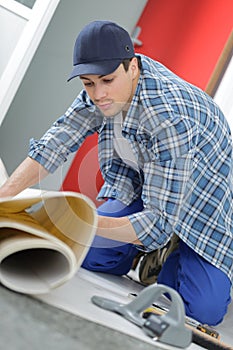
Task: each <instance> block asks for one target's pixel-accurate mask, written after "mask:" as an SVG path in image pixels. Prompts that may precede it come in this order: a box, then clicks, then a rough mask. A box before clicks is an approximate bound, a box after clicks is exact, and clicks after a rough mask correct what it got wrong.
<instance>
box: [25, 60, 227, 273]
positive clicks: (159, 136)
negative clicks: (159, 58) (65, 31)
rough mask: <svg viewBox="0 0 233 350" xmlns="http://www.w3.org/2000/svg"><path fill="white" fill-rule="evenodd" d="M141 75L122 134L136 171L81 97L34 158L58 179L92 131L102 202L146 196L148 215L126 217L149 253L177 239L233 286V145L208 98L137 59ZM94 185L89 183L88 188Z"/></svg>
mask: <svg viewBox="0 0 233 350" xmlns="http://www.w3.org/2000/svg"><path fill="white" fill-rule="evenodd" d="M140 57H141V62H142V70H141V74H140V78H139V81H138V85H137V88H136V91H135V95H134V97H133V100H132V102H131V105H130V108H129V110H128V112H127V115H126V118H125V120H124V123H123V127H122V135H123V136H124V137H125V138H126V139H127V140H128V141H129V143H130V145H131V147H132V150H133V152H134V155H135V157H136V160H137V162H138V166H139V169H140V170H139V171H137V170H135V169H132V168H130V167H129V166H128V165H127V164H125V163H124V162H123V161H122V160H121V159H119V158H118V157H117V156H116V154H115V152H114V148H113V137H114V130H113V118H105V117H103V116H102V115H101V114H100V112H99V111H98V109H97V108H96V107H95V106H94V104H93V103H92V101H91V100H90V99H89V97H88V95H87V94H86V92H85V91H84V90H83V91H82V92H81V93H80V94H79V96H78V97H77V98H76V99H75V101H74V102H73V104H72V105H71V106H70V108H69V109H68V110H67V112H66V113H65V114H64V115H63V116H62V117H60V118H59V119H58V120H57V121H56V122H55V123H54V124H53V125H52V127H51V128H50V129H49V130H48V131H47V132H46V133H45V135H44V136H43V137H42V138H41V139H40V140H39V141H36V140H34V139H32V140H31V148H30V152H29V156H30V157H32V158H33V159H35V160H37V161H38V162H40V163H41V164H42V165H43V166H44V167H45V168H46V169H47V170H48V171H49V172H53V171H55V170H56V169H57V167H58V166H60V165H61V164H62V163H63V162H64V161H65V160H66V158H67V156H68V154H69V153H70V152H74V151H76V150H77V149H78V148H79V147H80V146H81V144H82V142H83V141H84V139H85V138H86V137H87V136H88V135H89V134H92V133H94V132H98V134H99V135H98V136H99V141H98V144H99V164H100V169H101V172H102V175H103V178H104V180H105V183H104V185H103V187H102V188H101V190H100V193H99V196H98V198H99V199H102V198H108V197H111V198H117V199H119V200H121V201H122V202H123V203H125V204H126V205H128V204H130V203H131V202H132V201H133V200H135V199H137V198H138V197H141V198H142V200H143V203H144V210H143V211H142V212H139V213H135V214H132V215H129V216H128V218H129V220H130V222H131V224H132V225H133V227H134V229H135V232H136V234H137V237H138V239H139V240H140V241H141V242H142V243H143V245H144V247H145V249H146V250H148V251H149V250H154V249H157V248H159V247H162V246H164V245H165V244H166V243H167V242H168V240H169V239H170V238H171V235H172V234H173V233H176V234H177V235H178V236H179V237H180V238H181V239H182V240H183V241H184V242H185V243H186V244H188V245H189V246H190V247H191V248H192V249H194V250H195V251H196V252H197V253H198V254H200V255H201V256H203V257H204V258H205V259H206V260H207V261H209V262H210V263H211V264H213V265H215V266H216V267H218V268H220V269H221V270H222V271H223V272H224V273H226V274H227V275H228V277H229V278H230V279H231V280H232V265H233V226H232V223H233V215H232V213H233V210H232V209H233V201H232V197H233V196H232V188H233V187H232V140H231V135H230V129H229V126H228V124H227V122H226V120H225V118H224V116H223V114H222V112H221V110H220V109H219V108H218V106H217V105H216V104H215V103H214V101H213V100H212V99H211V98H210V97H209V96H208V95H207V94H206V93H204V92H203V91H201V90H200V89H198V88H197V87H195V86H193V85H191V84H189V83H187V82H185V81H184V80H182V79H181V78H179V77H178V76H176V75H175V74H173V73H172V72H171V71H170V70H168V69H167V68H166V67H164V66H163V65H162V64H160V63H159V62H156V61H153V60H152V59H150V58H148V57H146V56H143V55H140ZM90 185H91V184H90Z"/></svg>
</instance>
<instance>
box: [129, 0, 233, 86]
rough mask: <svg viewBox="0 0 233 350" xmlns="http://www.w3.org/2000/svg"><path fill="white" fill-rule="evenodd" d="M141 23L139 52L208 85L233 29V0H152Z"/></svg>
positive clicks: (195, 81) (185, 76)
mask: <svg viewBox="0 0 233 350" xmlns="http://www.w3.org/2000/svg"><path fill="white" fill-rule="evenodd" d="M137 25H138V26H139V27H141V33H140V35H139V37H138V39H140V40H141V41H142V42H143V45H142V46H141V47H137V46H136V51H137V52H139V53H143V54H146V55H148V56H150V57H152V58H154V59H156V60H158V61H160V62H161V63H163V64H164V65H166V66H167V67H168V68H170V69H171V70H173V71H174V72H175V73H177V74H178V75H180V76H182V77H183V78H185V79H186V80H188V81H190V82H191V83H193V84H195V85H197V86H199V87H201V88H202V89H205V88H206V85H207V83H208V81H209V79H210V76H211V74H212V72H213V70H214V67H215V65H216V63H217V60H218V58H219V56H220V54H221V52H222V50H223V47H224V45H225V43H226V41H227V39H228V37H229V35H230V33H231V31H232V27H233V0H149V1H148V3H147V5H146V7H145V9H144V11H143V13H142V15H141V17H140V19H139V21H138V23H137Z"/></svg>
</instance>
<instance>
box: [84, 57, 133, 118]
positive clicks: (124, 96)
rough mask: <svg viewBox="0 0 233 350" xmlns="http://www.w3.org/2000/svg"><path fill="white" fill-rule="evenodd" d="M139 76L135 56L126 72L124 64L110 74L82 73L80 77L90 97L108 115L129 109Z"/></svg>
mask: <svg viewBox="0 0 233 350" xmlns="http://www.w3.org/2000/svg"><path fill="white" fill-rule="evenodd" d="M138 76H139V69H138V65H137V59H136V58H133V59H132V61H131V62H130V65H129V69H128V71H127V72H126V71H125V69H124V66H123V64H120V65H119V67H118V68H117V69H116V70H115V71H114V72H113V73H111V74H108V75H93V74H90V75H82V76H80V79H81V80H82V83H83V85H84V88H85V90H86V91H87V93H88V95H89V97H90V99H91V100H92V101H93V102H94V104H95V105H96V106H97V107H98V108H99V109H100V110H101V112H102V113H103V114H104V115H105V116H106V117H112V116H114V115H116V114H118V113H119V112H120V111H127V109H128V106H129V103H130V102H131V100H132V97H133V95H134V91H135V88H136V86H137V81H138Z"/></svg>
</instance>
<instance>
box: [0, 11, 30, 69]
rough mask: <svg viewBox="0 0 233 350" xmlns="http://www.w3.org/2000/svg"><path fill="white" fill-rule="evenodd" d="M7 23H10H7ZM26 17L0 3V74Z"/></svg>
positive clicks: (19, 34) (20, 32)
mask: <svg viewBox="0 0 233 350" xmlns="http://www.w3.org/2000/svg"><path fill="white" fill-rule="evenodd" d="M9 23H10V24H11V25H9ZM26 23H27V19H26V18H24V17H22V16H21V15H19V14H17V13H14V12H12V11H10V10H9V9H6V8H4V7H3V6H1V5H0V33H1V54H0V76H1V75H2V73H3V71H4V69H5V68H6V65H7V63H8V60H9V59H10V57H11V54H12V52H13V51H14V48H15V46H16V44H17V42H18V40H19V38H20V36H21V34H22V31H23V29H24V27H25V24H26Z"/></svg>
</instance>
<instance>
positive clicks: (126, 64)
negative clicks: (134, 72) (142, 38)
mask: <svg viewBox="0 0 233 350" xmlns="http://www.w3.org/2000/svg"><path fill="white" fill-rule="evenodd" d="M134 57H136V58H137V61H138V68H139V69H141V68H142V63H141V59H140V57H139V56H134ZM132 59H133V57H132V58H127V59H125V60H123V61H122V64H123V66H124V69H125V71H126V72H127V71H128V69H129V64H130V62H131V61H132Z"/></svg>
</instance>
